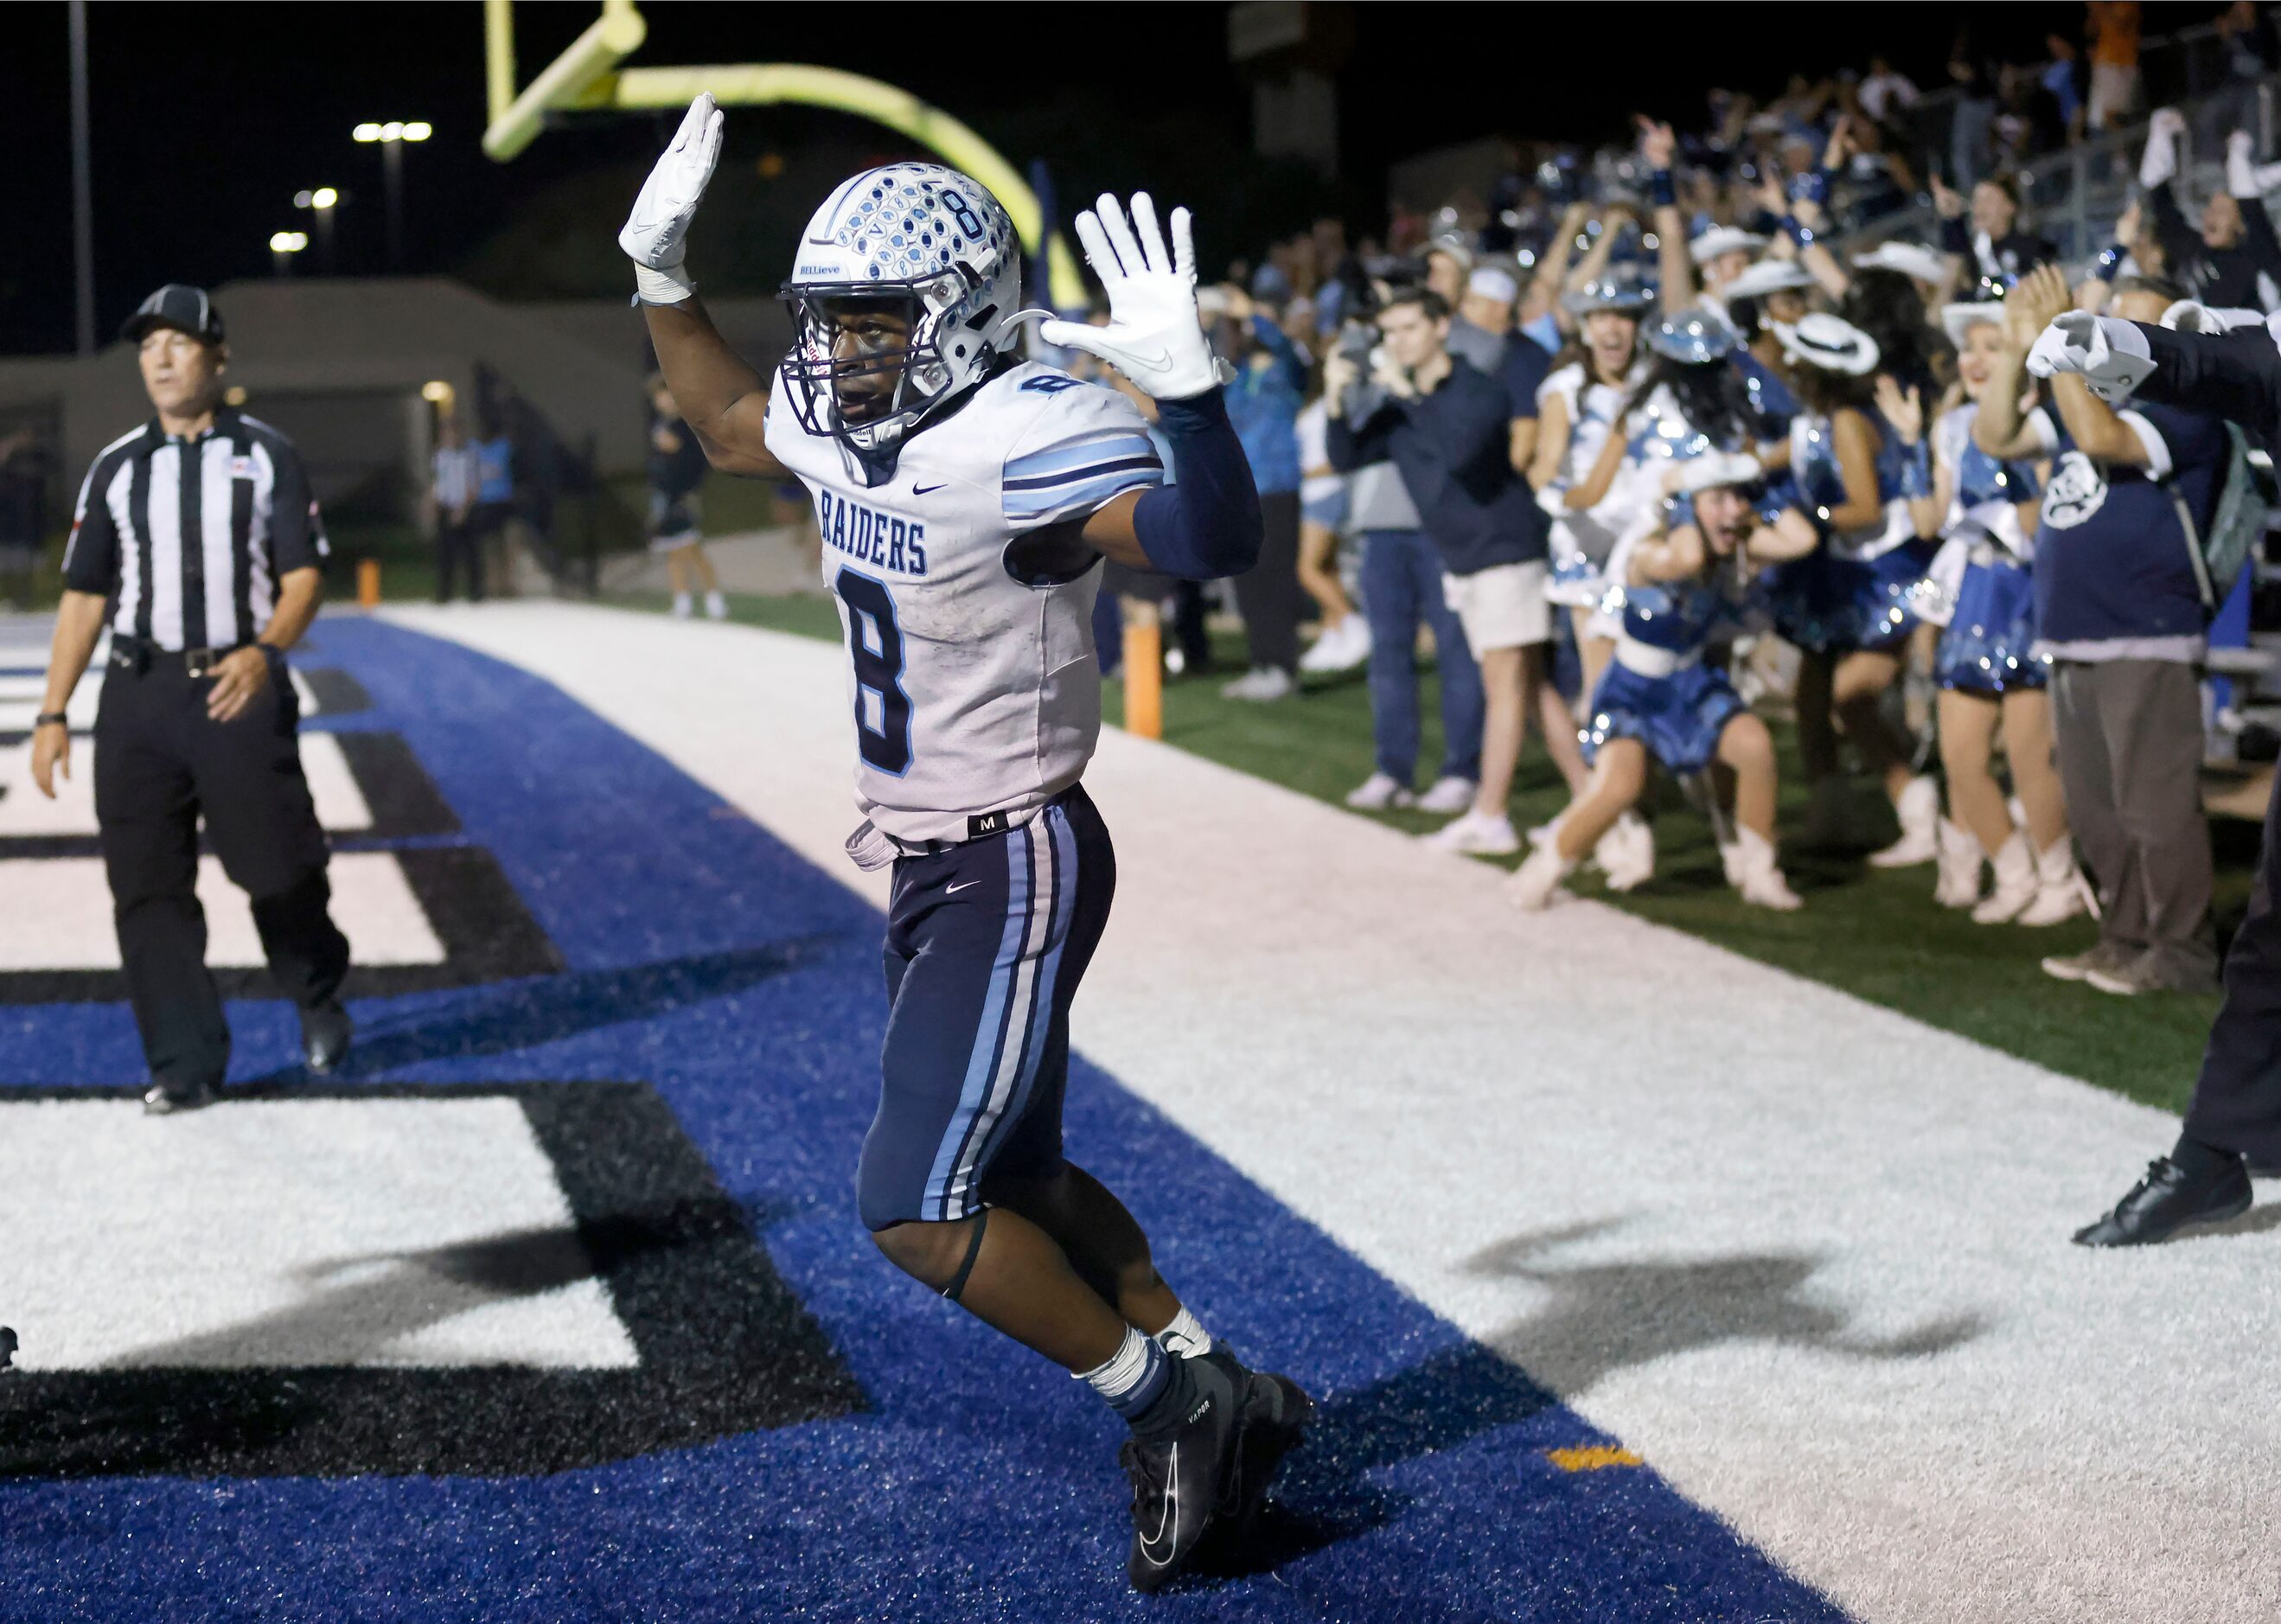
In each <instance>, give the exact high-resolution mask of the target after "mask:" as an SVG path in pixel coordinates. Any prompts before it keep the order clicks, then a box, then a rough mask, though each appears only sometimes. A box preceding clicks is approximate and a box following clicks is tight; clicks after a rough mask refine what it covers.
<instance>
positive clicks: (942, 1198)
mask: <svg viewBox="0 0 2281 1624" xmlns="http://www.w3.org/2000/svg"><path fill="white" fill-rule="evenodd" d="M1116 889H1117V856H1116V853H1115V852H1114V850H1112V848H1111V847H1110V843H1109V831H1108V829H1107V828H1106V827H1105V826H1104V825H1103V824H1102V821H1101V814H1100V813H1099V812H1097V811H1096V810H1094V805H1093V801H1092V799H1091V798H1090V797H1089V796H1087V795H1086V793H1085V791H1084V789H1083V788H1081V787H1078V786H1074V785H1073V786H1071V788H1070V789H1069V790H1067V791H1065V792H1064V793H1063V794H1062V795H1061V796H1060V797H1059V798H1058V799H1057V800H1055V801H1054V802H1052V803H1051V804H1050V805H1048V807H1047V808H1045V809H1044V810H1043V811H1041V812H1040V813H1039V814H1038V815H1037V816H1035V817H1033V818H1032V819H1031V820H1030V821H1029V822H1028V823H1027V824H1023V825H1022V826H1021V827H1019V828H1017V829H1011V830H1009V831H1007V832H1006V833H1004V834H1001V835H989V836H986V837H984V838H982V839H976V840H968V841H965V842H963V844H960V845H957V846H952V847H946V848H944V849H942V850H939V851H936V852H932V853H930V854H928V855H924V856H916V857H910V856H907V857H899V858H897V859H896V861H895V876H894V886H893V891H892V893H891V894H890V897H889V900H888V903H887V941H886V951H885V962H886V972H887V998H888V1001H889V1002H890V1003H891V1004H892V1005H893V1009H892V1010H891V1012H890V1014H889V1016H888V1018H887V1040H886V1043H885V1047H884V1048H883V1049H882V1050H881V1053H880V1072H881V1084H880V1090H879V1111H878V1116H876V1117H873V1118H872V1120H871V1128H870V1132H869V1133H866V1134H865V1135H864V1137H863V1156H862V1163H861V1164H860V1167H859V1169H858V1172H857V1174H856V1191H857V1195H858V1197H859V1200H860V1203H861V1206H862V1214H863V1222H864V1224H865V1225H866V1226H868V1227H870V1228H871V1229H875V1230H878V1229H885V1228H886V1227H887V1226H889V1225H891V1224H900V1223H905V1222H909V1221H911V1220H914V1219H924V1220H929V1221H933V1222H942V1221H946V1220H950V1219H956V1218H966V1217H968V1216H970V1214H972V1213H973V1212H975V1211H976V1210H978V1209H979V1208H981V1207H982V1206H983V1205H985V1204H986V1199H987V1196H988V1195H989V1190H988V1185H989V1181H990V1179H991V1178H992V1177H993V1176H994V1175H1004V1176H1007V1177H1011V1178H1019V1179H1047V1178H1051V1177H1052V1176H1053V1175H1054V1174H1055V1173H1056V1172H1060V1171H1061V1167H1062V1096H1063V1090H1064V1088H1065V1087H1066V1086H1067V1083H1068V1080H1069V1010H1070V1002H1071V1000H1072V999H1073V998H1075V997H1076V996H1077V989H1078V983H1079V981H1080V980H1082V979H1083V978H1084V976H1085V970H1086V964H1087V963H1090V962H1091V961H1092V958H1093V950H1094V947H1097V946H1098V945H1100V941H1101V932H1102V927H1103V926H1104V925H1106V924H1108V923H1109V903H1110V897H1111V895H1112V894H1113V893H1115V891H1116Z"/></svg>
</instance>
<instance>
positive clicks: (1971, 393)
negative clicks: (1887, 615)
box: [1883, 303, 2084, 925]
mask: <svg viewBox="0 0 2281 1624" xmlns="http://www.w3.org/2000/svg"><path fill="white" fill-rule="evenodd" d="M1942 314H1943V322H1944V325H1945V326H1946V328H1947V329H1948V334H1949V337H1950V338H1951V340H1952V342H1953V343H1954V344H1955V345H1956V350H1957V379H1958V387H1959V389H1960V391H1961V393H1962V395H1963V397H1964V398H1963V400H1962V401H1961V402H1960V404H1958V405H1956V406H1952V407H1951V408H1950V409H1949V410H1947V411H1945V412H1944V413H1942V414H1941V415H1940V418H1939V421H1937V423H1935V425H1934V427H1933V435H1932V454H1933V491H1932V495H1931V496H1930V497H1929V498H1927V499H1923V500H1921V501H1920V502H1918V503H1915V504H1913V506H1914V507H1915V509H1916V514H1917V528H1918V530H1920V532H1922V533H1932V532H1934V531H1936V530H1937V533H1938V534H1940V535H1941V536H1942V537H1944V542H1943V545H1942V547H1941V550H1940V554H1939V556H1938V557H1937V559H1936V560H1935V561H1934V562H1933V567H1932V569H1931V572H1930V576H1929V581H1928V586H1929V592H1928V593H1927V599H1928V608H1927V613H1928V614H1929V615H1937V614H1939V613H1943V612H1945V613H1946V615H1947V617H1948V623H1947V627H1946V630H1944V631H1943V632H1942V634H1941V638H1940V646H1939V649H1938V651H1937V653H1936V655H1935V658H1934V664H1933V675H1934V679H1935V680H1936V681H1937V683H1938V684H1939V690H1940V692H1939V700H1938V708H1939V722H1940V759H1941V766H1942V768H1943V769H1944V771H1945V775H1946V777H1947V779H1948V807H1949V816H1947V817H1945V818H1943V819H1942V820H1941V824H1940V856H1939V865H1938V878H1937V881H1936V882H1935V885H1934V887H1933V900H1934V901H1937V902H1938V903H1939V904H1940V905H1941V906H1942V907H1944V908H1969V909H1972V917H1973V918H1974V919H1975V920H1976V922H1978V923H1979V924H2006V923H2007V922H2009V923H2014V924H2031V925H2042V924H2059V923H2060V922H2061V920H2064V919H2071V918H2073V917H2074V916H2076V915H2077V914H2079V913H2081V912H2082V911H2083V907H2084V903H2083V887H2082V883H2081V881H2080V880H2079V879H2078V878H2077V876H2076V864H2075V844H2074V841H2073V840H2072V839H2070V838H2069V835H2068V824H2067V807H2066V804H2065V802H2064V800H2062V798H2061V791H2060V779H2059V771H2058V769H2057V767H2056V766H2055V764H2054V762H2053V753H2052V713H2051V701H2050V699H2049V698H2048V696H2047V695H2046V694H2045V691H2044V687H2045V680H2046V678H2047V677H2048V676H2049V674H2050V672H2049V665H2048V662H2047V661H2043V660H2039V659H2037V657H2036V656H2035V655H2034V654H2033V653H2031V652H2030V651H2031V649H2032V648H2033V646H2034V644H2035V641H2036V599H2035V584H2034V581H2033V579H2032V578H2031V576H2030V573H2029V572H2030V569H2031V568H2032V567H2033V562H2034V556H2035V554H2034V535H2035V523H2036V507H2037V499H2038V498H2039V497H2040V495H2041V493H2042V486H2041V483H2040V482H2039V481H2038V480H2037V477H2036V470H2035V468H2034V467H2033V465H2032V462H2031V461H2030V459H2033V458H2037V457H2040V456H2044V455H2047V454H2049V452H2051V451H2052V450H2053V446H2054V445H2056V444H2057V434H2056V431H2055V430H2054V429H2053V427H2052V423H2051V420H2050V418H2049V417H2048V416H2047V415H2046V414H2045V413H2044V412H2043V411H2042V410H2041V409H2040V408H2037V409H2035V410H2032V411H2030V412H2028V413H2026V414H2023V416H2022V421H2021V424H2020V429H2019V431H2018V433H2017V435H2016V436H2015V437H2014V441H2013V443H2012V444H2011V445H2008V446H2005V447H2003V448H2001V449H2003V450H2005V451H2006V452H2009V453H2010V454H2008V455H2006V456H2001V457H1998V456H1991V454H1990V453H1989V452H1986V451H1984V450H1983V449H1982V448H1981V447H1980V446H1979V445H1976V443H1975V441H1974V436H1973V429H1974V425H1975V422H1976V420H1977V418H1978V416H1979V414H1980V398H1981V395H1982V393H1983V391H1985V390H1986V389H1987V387H1988V383H1989V380H1990V379H1991V377H1992V376H1993V375H1995V373H1996V370H1997V368H1998V367H1999V365H2001V363H2002V356H2003V353H2004V348H2005V344H2006V335H2005V329H2004V321H2005V319H2006V318H2005V313H2004V306H2003V305H2000V304H1995V303H1988V304H1969V305H1949V306H1947V308H1946V309H1945V311H1944V312H1943V313H1942ZM2033 339H2034V335H2033V334H2032V333H2030V334H2028V335H2026V336H2025V341H2024V343H2022V347H2025V343H2032V342H2033ZM1883 408H1884V415H1885V418H1886V420H1887V421H1888V422H1890V423H1891V425H1892V428H1893V429H1894V432H1895V433H1896V434H1897V435H1898V436H1899V437H1901V438H1902V439H1903V440H1904V441H1906V442H1910V443H1914V441H1915V440H1916V438H1917V437H1918V434H1919V432H1920V429H1921V426H1922V414H1921V411H1920V409H1919V400H1918V397H1917V395H1916V393H1915V391H1907V392H1906V393H1904V392H1903V391H1900V390H1898V388H1892V387H1889V388H1887V389H1886V390H1885V391H1883ZM1931 605H1937V606H1939V607H1937V608H1934V607H1930V606H1931ZM1999 728H2000V729H2001V731H2002V736H2003V740H2004V755H2005V759H2006V760H2007V761H2008V762H2010V763H2011V768H2012V785H2013V788H2014V791H2015V792H2016V793H2018V795H2019V799H2020V805H2021V808H2022V810H2023V811H2024V813H2025V814H2026V816H2027V828H2026V830H2025V831H2021V830H2017V829H2014V827H2013V825H2012V818H2011V814H2010V813H2009V811H2008V810H2007V808H2006V806H2005V800H2004V792H2003V790H2002V788H2001V787H2000V786H1999V785H1998V783H1997V781H1996V775H1995V772H1994V771H1993V770H1992V769H1991V765H1990V759H1991V746H1993V744H1994V743H1995V740H1996V738H1997V735H1998V731H1999ZM1986 864H1992V865H1993V867H1994V869H1995V875H1996V884H1995V888H1994V889H1993V890H1992V891H1991V892H1990V893H1988V894H1987V895H1986V896H1985V897H1984V898H1983V896H1982V895H1981V871H1982V869H1983V865H1986Z"/></svg>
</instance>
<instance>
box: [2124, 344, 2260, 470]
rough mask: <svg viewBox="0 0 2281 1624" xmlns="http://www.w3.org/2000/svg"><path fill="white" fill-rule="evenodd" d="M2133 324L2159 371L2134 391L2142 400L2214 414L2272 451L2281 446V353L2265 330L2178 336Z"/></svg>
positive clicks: (2156, 369) (2155, 370) (2154, 372)
mask: <svg viewBox="0 0 2281 1624" xmlns="http://www.w3.org/2000/svg"><path fill="white" fill-rule="evenodd" d="M2131 325H2133V326H2134V327H2136V328H2138V330H2139V331H2140V332H2141V333H2143V334H2144V335H2146V349H2147V352H2148V353H2149V354H2151V355H2152V356H2153V358H2154V371H2153V375H2151V376H2149V377H2148V378H2147V379H2146V382H2145V383H2141V384H2139V385H2138V389H2136V390H2135V391H2132V392H2133V394H2134V395H2135V396H2136V397H2137V398H2139V399H2142V400H2150V401H2153V403H2154V404H2156V405H2158V406H2179V407H2182V408H2184V410H2186V411H2189V412H2208V413H2214V414H2216V415H2217V416H2219V417H2223V418H2224V419H2225V420H2226V421H2229V422H2231V423H2234V424H2237V425H2238V427H2239V428H2240V429H2242V431H2243V432H2244V433H2246V434H2248V435H2250V436H2251V437H2254V438H2255V439H2256V440H2257V442H2258V443H2259V444H2260V445H2262V446H2264V447H2265V448H2266V450H2267V451H2268V452H2271V451H2274V450H2275V449H2276V448H2277V445H2281V351H2276V350H2275V348H2274V347H2273V341H2272V339H2270V338H2269V337H2268V336H2266V333H2265V329H2262V328H2255V327H2253V328H2246V329H2243V330H2241V331H2240V332H2238V333H2177V332H2172V331H2170V330H2169V329H2167V328H2160V327H2148V326H2147V325H2146V323H2144V322H2133V323H2132V324H2131Z"/></svg>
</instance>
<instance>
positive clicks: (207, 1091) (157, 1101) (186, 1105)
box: [143, 1083, 221, 1117]
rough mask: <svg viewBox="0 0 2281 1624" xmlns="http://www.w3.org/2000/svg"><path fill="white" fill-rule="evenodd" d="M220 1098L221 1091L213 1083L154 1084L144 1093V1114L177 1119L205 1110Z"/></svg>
mask: <svg viewBox="0 0 2281 1624" xmlns="http://www.w3.org/2000/svg"><path fill="white" fill-rule="evenodd" d="M220 1097H221V1093H220V1090H219V1089H217V1088H216V1087H214V1086H213V1084H212V1083H188V1084H184V1083H153V1084H151V1087H149V1088H148V1089H146V1090H145V1091H144V1092H143V1115H144V1116H146V1117H176V1116H180V1115H181V1114H182V1112H184V1111H194V1110H204V1109H205V1107H206V1106H209V1105H212V1104H213V1102H215V1101H216V1100H218V1099H220Z"/></svg>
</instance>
